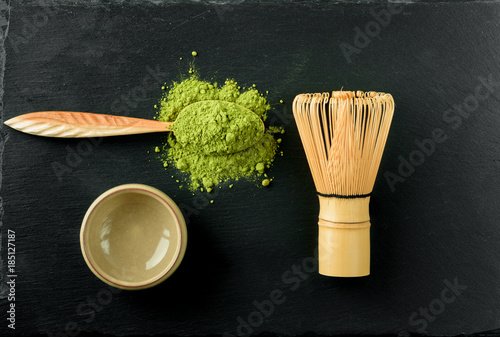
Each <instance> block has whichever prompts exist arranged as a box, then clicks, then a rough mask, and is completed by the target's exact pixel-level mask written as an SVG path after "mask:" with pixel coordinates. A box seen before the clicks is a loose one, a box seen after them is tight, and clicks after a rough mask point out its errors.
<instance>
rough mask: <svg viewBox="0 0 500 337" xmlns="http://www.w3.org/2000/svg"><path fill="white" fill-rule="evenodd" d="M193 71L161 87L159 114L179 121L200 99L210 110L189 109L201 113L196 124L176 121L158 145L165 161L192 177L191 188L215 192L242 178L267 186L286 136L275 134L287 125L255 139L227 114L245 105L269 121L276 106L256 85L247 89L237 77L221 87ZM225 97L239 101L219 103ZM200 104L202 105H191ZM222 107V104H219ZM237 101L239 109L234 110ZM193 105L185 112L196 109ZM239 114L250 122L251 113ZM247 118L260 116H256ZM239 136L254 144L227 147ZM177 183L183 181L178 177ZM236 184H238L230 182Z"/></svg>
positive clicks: (163, 118)
mask: <svg viewBox="0 0 500 337" xmlns="http://www.w3.org/2000/svg"><path fill="white" fill-rule="evenodd" d="M190 73H192V75H191V76H190V77H188V78H186V79H184V80H183V81H181V82H174V83H173V84H172V85H171V86H170V87H166V86H163V87H162V89H164V90H165V95H164V96H163V97H162V99H161V101H160V104H159V105H158V106H157V108H158V115H157V117H156V119H157V120H159V121H163V122H175V120H176V119H177V117H178V115H179V113H180V112H181V111H182V110H183V109H184V108H186V107H187V106H190V105H191V104H193V103H197V102H202V101H203V102H204V103H203V105H204V107H205V109H203V108H200V109H196V111H190V112H189V113H190V115H191V116H190V118H196V121H195V122H194V123H189V122H185V121H186V120H187V119H186V120H184V121H183V123H180V122H179V123H174V125H173V130H174V133H170V134H169V136H168V138H167V139H166V141H165V142H164V143H163V144H162V145H161V146H158V147H156V148H155V152H158V153H159V158H160V159H161V161H162V162H163V166H164V167H170V166H174V167H176V168H177V169H179V170H180V171H182V172H183V173H186V174H187V177H188V178H186V180H187V181H186V183H187V186H188V187H189V188H190V189H191V190H195V189H201V190H202V191H203V190H206V191H207V192H211V191H212V189H213V188H215V187H216V186H219V187H221V183H223V182H227V181H230V180H235V181H237V180H240V179H241V178H245V179H250V180H254V181H259V182H260V183H261V185H263V186H268V185H269V184H270V182H271V181H272V179H271V178H269V177H268V175H267V173H266V171H267V170H268V169H269V168H270V167H271V165H272V163H273V161H274V158H275V156H276V154H277V152H278V147H279V144H280V143H281V138H278V139H275V134H283V133H284V129H283V128H281V127H273V126H272V127H268V128H266V131H265V132H264V133H262V132H260V134H259V138H258V139H251V137H255V132H248V130H246V128H245V124H243V123H240V124H238V123H237V122H234V120H233V121H231V119H230V118H228V116H231V115H235V114H241V110H244V113H248V114H251V113H254V114H255V115H256V116H257V117H258V118H260V119H261V120H262V121H265V120H266V119H267V112H268V111H269V110H270V109H271V106H270V105H269V103H268V102H267V100H266V98H265V97H264V96H263V95H262V94H261V93H260V92H259V91H258V90H257V89H255V85H254V86H252V87H250V88H247V89H245V88H243V89H242V88H241V87H240V86H238V83H237V82H236V81H234V80H229V79H228V80H226V82H225V84H224V85H223V86H221V87H219V86H218V85H217V83H210V82H207V81H202V80H200V79H199V76H198V75H197V74H196V73H195V72H194V71H193V70H190ZM221 101H222V102H230V103H236V104H237V105H235V104H225V103H224V104H220V102H221ZM197 106H200V104H196V105H192V106H191V107H197ZM221 106H222V107H223V109H220V107H221ZM232 106H233V107H238V108H239V109H234V108H233V109H232V108H231V107H232ZM191 107H190V108H189V109H186V111H187V110H193V109H192V108H191ZM200 107H201V106H200ZM240 107H244V108H246V109H241V108H240ZM231 109H232V110H234V111H232V110H231ZM237 110H238V111H237ZM184 113H185V112H183V114H184ZM239 117H240V120H247V122H248V118H243V119H241V116H239ZM243 117H244V116H243ZM247 117H251V118H253V119H255V116H247ZM258 123H259V124H257V125H258V127H261V123H260V121H258ZM200 126H203V127H200ZM214 135H217V136H218V137H219V138H220V137H224V141H223V142H221V141H220V140H217V137H214ZM245 137H247V138H248V139H245ZM238 138H243V139H240V140H239V142H240V143H244V144H247V143H248V144H249V147H248V148H245V149H244V150H241V151H236V152H234V153H231V152H233V151H228V149H227V144H231V142H230V141H232V140H233V139H238ZM192 144H203V146H192ZM207 149H208V150H207ZM281 155H283V153H282V152H281ZM177 182H179V183H180V181H179V180H177ZM232 186H233V184H230V185H229V187H232Z"/></svg>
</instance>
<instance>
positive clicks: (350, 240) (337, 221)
mask: <svg viewBox="0 0 500 337" xmlns="http://www.w3.org/2000/svg"><path fill="white" fill-rule="evenodd" d="M369 203H370V197H365V198H354V199H344V198H335V197H323V196H319V205H320V211H319V221H318V225H319V237H318V259H319V273H320V274H322V275H326V276H337V277H358V276H366V275H369V274H370V214H369V211H368V208H369Z"/></svg>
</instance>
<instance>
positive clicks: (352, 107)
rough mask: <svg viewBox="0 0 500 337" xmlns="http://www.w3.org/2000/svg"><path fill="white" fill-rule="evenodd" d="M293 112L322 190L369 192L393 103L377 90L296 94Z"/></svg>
mask: <svg viewBox="0 0 500 337" xmlns="http://www.w3.org/2000/svg"><path fill="white" fill-rule="evenodd" d="M293 113H294V117H295V120H296V123H297V127H298V129H299V134H300V137H301V140H302V143H303V145H304V150H305V152H306V157H307V160H308V163H309V167H310V169H311V172H312V175H313V180H314V182H315V185H316V189H317V191H318V192H320V193H322V194H327V195H328V194H332V195H345V196H356V195H367V194H369V193H371V191H372V189H373V184H374V183H375V178H376V174H377V171H378V167H379V165H380V161H381V158H382V153H383V150H384V147H385V142H386V140H387V135H388V132H389V128H390V124H391V121H392V116H393V113H394V100H393V98H392V96H391V95H390V94H386V93H382V92H375V91H368V92H363V91H356V92H355V91H333V92H332V93H331V94H330V93H321V94H320V93H316V94H302V95H298V96H297V97H296V98H295V100H294V104H293Z"/></svg>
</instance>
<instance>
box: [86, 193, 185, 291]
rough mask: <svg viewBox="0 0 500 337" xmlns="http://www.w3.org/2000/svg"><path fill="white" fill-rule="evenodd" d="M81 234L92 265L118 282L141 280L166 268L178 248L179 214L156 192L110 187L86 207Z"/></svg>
mask: <svg viewBox="0 0 500 337" xmlns="http://www.w3.org/2000/svg"><path fill="white" fill-rule="evenodd" d="M84 225H85V230H84V234H83V239H84V240H85V243H84V247H85V254H86V255H87V258H88V261H89V263H90V264H91V265H92V267H93V269H94V270H95V271H96V272H97V273H98V274H99V275H100V276H101V277H103V278H105V279H106V280H108V281H110V282H112V283H115V284H119V285H122V286H142V285H146V284H148V283H151V282H154V281H156V280H158V279H159V278H161V277H162V276H163V275H164V274H166V273H167V272H168V271H169V269H170V268H172V266H173V264H174V263H175V260H176V258H177V257H178V255H179V250H180V236H181V233H180V227H179V219H178V218H177V216H176V214H175V211H174V210H173V209H172V207H171V206H170V205H169V204H168V203H167V201H165V200H163V199H162V198H160V197H159V196H157V195H155V194H154V193H151V192H148V191H143V190H140V189H134V190H122V191H117V192H114V193H112V194H110V195H108V196H106V197H105V198H104V199H102V200H100V201H98V202H97V204H96V205H95V207H94V208H93V209H92V210H91V211H90V214H89V216H88V218H87V221H86V223H85V224H84Z"/></svg>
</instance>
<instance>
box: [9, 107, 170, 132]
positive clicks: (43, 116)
mask: <svg viewBox="0 0 500 337" xmlns="http://www.w3.org/2000/svg"><path fill="white" fill-rule="evenodd" d="M4 124H6V125H8V126H10V127H11V128H13V129H16V130H19V131H22V132H25V133H29V134H32V135H36V136H44V137H59V138H86V137H107V136H121V135H133V134H142V133H152V132H165V131H170V128H171V126H172V124H173V123H168V122H159V121H155V120H148V119H140V118H132V117H121V116H112V115H104V114H94V113H87V112H72V111H40V112H32V113H27V114H24V115H20V116H17V117H14V118H11V119H9V120H8V121H6V122H5V123H4Z"/></svg>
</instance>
